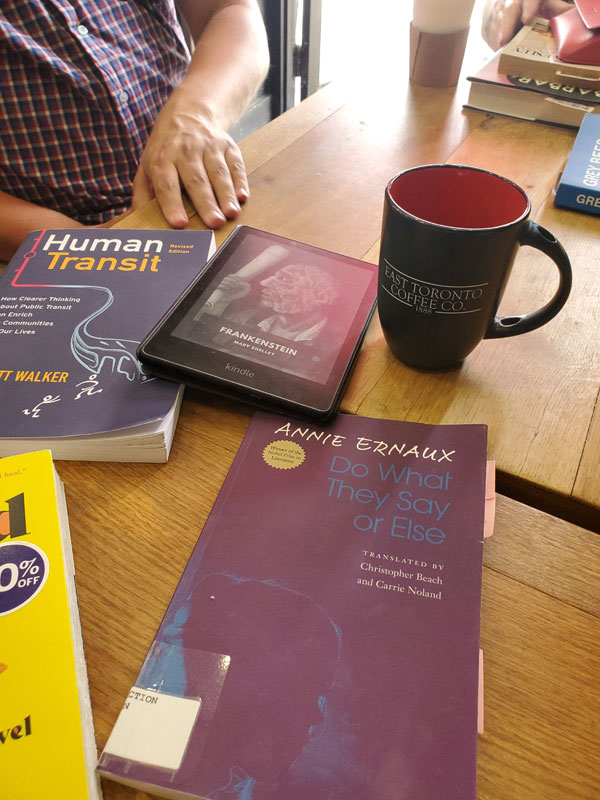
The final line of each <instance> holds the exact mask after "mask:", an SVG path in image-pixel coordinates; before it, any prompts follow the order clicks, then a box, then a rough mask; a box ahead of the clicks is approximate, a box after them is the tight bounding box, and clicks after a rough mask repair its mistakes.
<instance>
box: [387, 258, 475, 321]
mask: <svg viewBox="0 0 600 800" xmlns="http://www.w3.org/2000/svg"><path fill="white" fill-rule="evenodd" d="M384 277H385V278H386V279H387V280H385V281H382V288H383V289H384V291H386V292H387V293H388V294H389V295H391V296H392V297H393V298H394V299H395V300H397V301H398V302H400V303H403V304H404V305H406V306H409V308H412V309H413V310H414V311H417V312H419V313H421V314H473V313H475V312H476V311H481V302H480V300H481V297H482V296H483V294H484V291H485V287H486V286H487V285H488V284H487V283H478V284H473V285H471V286H452V285H449V284H439V283H430V282H428V281H423V280H419V279H417V278H413V277H412V276H411V275H407V274H406V273H405V272H401V271H400V270H399V269H398V268H397V267H394V266H392V264H390V263H389V261H387V260H386V261H385V262H384Z"/></svg>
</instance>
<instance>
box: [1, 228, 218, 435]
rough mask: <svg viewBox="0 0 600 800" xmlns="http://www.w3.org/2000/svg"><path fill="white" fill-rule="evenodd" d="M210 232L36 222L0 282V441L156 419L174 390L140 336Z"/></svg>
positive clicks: (201, 254)
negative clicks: (149, 365)
mask: <svg viewBox="0 0 600 800" xmlns="http://www.w3.org/2000/svg"><path fill="white" fill-rule="evenodd" d="M213 249H214V237H213V234H212V232H209V231H156V230H125V229H121V230H110V229H99V230H89V229H85V228H76V229H65V230H44V231H35V232H33V233H31V234H29V236H28V237H27V239H26V240H25V242H24V243H23V245H22V246H21V247H20V249H19V250H18V252H17V253H16V254H15V256H14V257H13V259H12V260H11V262H10V264H9V265H8V267H7V268H6V271H5V272H4V274H3V275H2V277H1V279H0V353H1V356H2V357H1V359H0V406H1V407H2V415H1V421H0V438H13V437H14V438H26V439H31V438H49V437H58V436H76V435H86V434H92V433H102V432H105V431H112V430H118V429H121V428H129V427H131V426H133V425H140V424H142V423H146V422H151V421H154V420H159V419H162V418H163V417H164V416H165V415H166V414H167V412H168V411H169V410H170V408H171V407H172V405H173V403H174V401H175V397H176V394H177V390H178V387H177V385H176V384H174V383H170V382H168V381H163V380H159V379H157V378H154V377H152V376H151V375H149V374H147V373H146V372H144V371H143V370H142V368H141V365H140V364H139V362H138V360H137V358H136V348H137V346H138V344H139V342H140V340H141V339H142V338H143V337H144V336H145V335H146V334H147V333H148V331H149V330H150V329H151V328H152V327H153V326H154V325H155V323H156V322H158V320H159V319H160V317H161V316H162V315H163V314H164V313H165V312H166V311H167V309H168V308H169V306H170V305H171V303H173V302H174V301H175V300H176V299H177V298H178V297H179V295H180V294H181V293H182V291H183V290H184V289H185V288H186V286H187V285H188V284H189V283H190V282H191V281H192V279H193V278H194V277H195V276H196V275H197V274H198V272H199V271H201V269H202V268H203V267H204V265H205V263H206V261H207V259H208V256H209V255H210V253H212V250H213Z"/></svg>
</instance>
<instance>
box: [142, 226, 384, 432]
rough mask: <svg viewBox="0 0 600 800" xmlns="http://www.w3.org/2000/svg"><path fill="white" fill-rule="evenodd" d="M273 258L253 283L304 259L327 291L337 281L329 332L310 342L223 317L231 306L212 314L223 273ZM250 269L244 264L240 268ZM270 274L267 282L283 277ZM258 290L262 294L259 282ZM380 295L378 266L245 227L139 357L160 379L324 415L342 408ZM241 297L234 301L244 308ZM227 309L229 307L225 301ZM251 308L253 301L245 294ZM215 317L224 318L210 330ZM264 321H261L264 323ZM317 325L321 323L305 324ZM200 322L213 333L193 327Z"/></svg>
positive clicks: (278, 407) (145, 343)
mask: <svg viewBox="0 0 600 800" xmlns="http://www.w3.org/2000/svg"><path fill="white" fill-rule="evenodd" d="M265 253H268V257H267V256H265V255H263V254H265ZM273 254H275V256H279V260H277V259H276V260H275V262H274V264H273V265H272V266H270V267H267V268H263V267H261V268H260V269H261V270H262V272H259V274H258V278H254V279H253V280H254V281H255V282H256V283H260V284H261V285H262V284H266V283H268V281H267V280H266V279H265V277H264V276H265V275H267V278H269V274H271V275H273V274H274V273H277V275H280V274H282V273H279V270H280V269H281V268H282V267H284V268H285V269H283V273H285V271H286V269H287V270H292V269H297V267H296V266H294V267H292V266H290V265H296V264H300V265H311V266H310V267H308V268H309V269H318V270H320V273H321V274H323V273H324V274H325V275H324V277H325V281H324V283H325V295H327V280H329V281H330V285H333V286H334V287H336V289H335V291H333V294H334V295H335V300H330V301H329V302H330V304H331V306H332V307H333V306H336V309H335V310H332V311H330V317H329V318H327V317H325V319H326V322H325V323H324V324H325V326H327V325H328V324H329V321H330V319H335V320H336V322H335V324H333V323H332V324H331V326H330V327H331V330H327V329H321V330H320V331H319V333H318V335H317V341H316V343H315V342H314V341H313V342H307V341H290V340H288V339H287V338H286V337H285V336H281V335H277V333H273V332H269V331H267V332H264V331H263V330H259V328H257V327H256V326H255V324H254V323H253V322H252V321H244V322H239V321H237V320H239V319H240V318H242V319H243V314H242V316H241V317H240V313H239V312H238V316H237V318H236V321H235V322H233V321H231V320H230V319H229V318H228V316H227V313H228V312H227V309H226V310H225V311H221V312H220V316H219V315H217V313H216V311H215V309H216V308H217V307H218V305H219V301H218V300H217V301H214V302H213V298H215V297H217V296H218V295H219V291H218V287H219V286H222V285H223V284H221V283H220V282H221V281H222V280H223V278H225V277H226V276H227V275H232V274H233V275H237V273H238V272H240V273H242V274H243V272H244V269H240V267H244V266H245V265H248V264H250V265H251V264H255V263H257V262H260V260H261V258H262V260H263V261H264V260H265V258H266V259H267V261H268V259H269V258H270V259H271V260H272V259H273V258H275V256H274V255H273ZM282 254H283V255H282ZM259 257H260V258H259ZM314 265H316V266H314ZM252 269H253V267H252V266H246V271H248V270H249V271H252ZM259 278H260V280H259ZM284 278H285V274H284ZM269 280H270V281H271V285H272V282H273V281H275V282H277V280H281V278H277V277H275V278H269ZM318 280H320V278H319V279H318ZM251 282H252V281H250V280H249V281H247V283H251ZM256 288H257V287H255V288H254V290H255V293H256ZM260 291H261V292H263V293H264V292H265V291H266V290H265V288H264V286H263V288H262V289H260ZM221 295H222V292H221ZM320 296H321V295H320ZM376 296H377V267H376V265H374V264H370V263H368V262H364V261H360V260H358V259H355V258H351V257H349V256H344V255H340V254H338V253H333V252H330V251H327V250H323V249H321V248H318V247H314V246H312V245H307V244H304V243H302V242H298V241H296V240H293V239H288V238H286V237H283V236H279V235H276V234H273V233H268V232H266V231H261V230H258V229H256V228H252V227H249V226H245V225H242V226H238V227H237V228H236V229H235V230H234V231H233V233H232V234H231V235H230V236H229V237H228V238H227V239H226V240H225V242H224V243H223V244H222V245H221V247H220V248H219V249H218V250H217V252H216V253H215V255H214V256H213V257H212V258H211V259H210V260H209V261H208V263H207V264H206V267H205V268H204V269H203V270H202V271H201V273H200V274H199V275H198V276H197V277H196V278H195V279H194V281H193V282H192V283H191V284H190V285H189V286H188V288H187V289H186V290H185V291H184V292H183V294H182V295H181V296H180V297H179V299H178V300H177V301H176V302H175V303H174V304H173V305H172V306H171V308H170V309H169V310H168V311H167V313H166V314H165V315H164V317H163V318H162V319H161V320H160V321H159V322H158V324H157V325H156V326H155V327H154V328H153V329H152V331H150V333H149V334H148V335H147V337H146V338H145V339H144V341H143V342H142V343H141V344H140V346H139V348H138V358H139V359H140V361H141V362H142V364H144V365H146V367H147V368H148V369H149V371H151V372H153V373H154V374H155V375H157V376H159V377H163V378H167V379H169V380H174V381H177V382H180V383H184V384H187V385H191V386H196V387H200V388H203V389H207V390H209V391H212V392H216V393H218V394H221V395H225V396H227V397H232V398H234V399H237V400H240V401H243V402H247V403H251V404H252V405H257V406H261V407H264V408H269V409H271V410H275V411H281V412H284V413H289V414H293V415H299V416H302V417H308V418H310V419H315V420H319V421H327V419H328V418H331V417H332V416H333V415H334V414H335V413H336V411H337V409H338V407H339V402H340V397H341V393H342V390H343V387H344V385H345V383H346V380H347V378H348V376H349V374H350V371H351V369H352V366H353V363H354V361H355V359H356V356H357V354H358V350H359V348H360V345H361V342H362V340H363V337H364V334H365V331H366V328H367V325H368V324H369V320H370V319H371V315H372V313H373V310H374V308H375V303H376ZM209 301H210V302H209ZM244 302H245V300H244V299H242V300H241V301H240V300H238V306H239V305H241V306H242V311H244V309H243V306H244ZM263 302H264V300H261V303H260V304H261V306H262V303H263ZM233 305H234V303H230V305H229V307H232V306H233ZM247 306H248V307H250V306H251V301H250V300H248V301H247ZM256 307H257V300H256V297H255V299H254V308H255V309H256ZM207 308H208V309H209V310H208V311H207V310H206V309H207ZM327 310H328V311H329V309H327ZM271 311H272V309H271ZM265 313H267V311H265V309H264V308H262V307H261V309H260V310H259V311H258V312H257V311H255V315H256V314H259V315H264V314H265ZM315 313H316V312H315ZM246 316H248V310H247V309H246ZM220 322H222V323H224V324H221V325H220V328H219V331H218V333H217V334H215V330H216V327H217V325H218V324H219V323H220ZM260 324H261V325H264V321H263V322H261V323H260ZM320 324H323V323H317V324H316V325H314V326H313V327H312V328H310V330H313V331H314V329H315V328H318V327H319V325H320ZM202 325H206V326H208V328H210V327H211V326H212V328H214V330H213V329H211V330H209V331H208V332H203V331H200V333H198V332H197V331H198V328H199V327H201V326H202ZM224 331H225V332H226V333H224ZM280 331H281V328H280ZM204 333H206V339H205V340H203V336H204ZM213 334H215V335H213ZM300 335H306V336H309V335H310V334H309V333H301V334H300ZM221 340H223V341H221ZM216 342H218V343H217V344H215V343H216ZM223 342H224V343H223ZM256 343H262V345H263V346H261V345H260V344H256ZM299 354H300V355H299ZM295 359H296V360H295Z"/></svg>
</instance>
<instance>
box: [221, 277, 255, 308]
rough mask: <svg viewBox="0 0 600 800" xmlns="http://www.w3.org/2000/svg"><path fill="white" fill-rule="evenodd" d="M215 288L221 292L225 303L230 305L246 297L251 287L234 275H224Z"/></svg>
mask: <svg viewBox="0 0 600 800" xmlns="http://www.w3.org/2000/svg"><path fill="white" fill-rule="evenodd" d="M217 288H218V289H219V290H220V291H221V292H223V294H224V295H225V299H226V300H227V302H228V303H232V302H233V301H234V300H241V299H242V297H246V295H247V294H248V293H249V292H250V288H251V287H250V284H249V283H248V281H245V280H244V279H243V278H240V277H239V275H236V274H235V273H234V274H233V275H226V276H225V277H224V278H223V280H222V281H221V283H220V284H219V286H218V287H217Z"/></svg>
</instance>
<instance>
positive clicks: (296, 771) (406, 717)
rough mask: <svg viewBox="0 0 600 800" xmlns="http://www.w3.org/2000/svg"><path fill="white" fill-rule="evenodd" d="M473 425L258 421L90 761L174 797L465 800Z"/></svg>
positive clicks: (477, 462) (476, 612)
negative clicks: (116, 713)
mask: <svg viewBox="0 0 600 800" xmlns="http://www.w3.org/2000/svg"><path fill="white" fill-rule="evenodd" d="M485 470H486V428H485V426H483V425H455V426H428V425H423V424H416V423H408V422H395V421H390V420H376V419H369V418H364V417H356V416H348V415H341V416H340V417H339V418H338V419H337V420H336V421H335V423H334V424H332V425H331V426H328V427H318V426H314V425H306V424H301V423H298V422H297V421H296V422H291V421H288V420H286V419H285V418H283V417H279V416H274V415H268V414H266V413H257V414H256V415H255V417H254V419H253V421H252V423H251V425H250V428H249V430H248V433H247V434H246V437H245V439H244V441H243V443H242V445H241V447H240V450H239V452H238V454H237V456H236V458H235V460H234V462H233V465H232V467H231V470H230V472H229V474H228V476H227V478H226V480H225V483H224V485H223V488H222V490H221V492H220V494H219V496H218V498H217V500H216V503H215V505H214V508H213V511H212V512H211V515H210V517H209V519H208V521H207V523H206V525H205V528H204V531H203V533H202V535H201V537H200V539H199V540H198V543H197V545H196V547H195V549H194V551H193V553H192V555H191V558H190V560H189V562H188V565H187V567H186V569H185V571H184V573H183V576H182V578H181V580H180V582H179V585H178V587H177V589H176V591H175V594H174V596H173V598H172V600H171V603H170V604H169V607H168V609H167V612H166V614H165V617H164V619H163V621H162V623H161V625H160V628H159V630H158V632H157V635H156V637H155V640H154V642H153V644H152V646H151V648H150V650H149V652H148V654H147V656H146V659H145V661H144V664H143V666H142V669H141V671H140V673H139V675H138V677H137V680H136V684H135V686H134V687H133V688H132V690H131V692H130V693H129V695H128V698H127V699H126V701H125V704H124V707H123V709H122V711H121V713H120V715H119V718H118V720H117V722H116V724H115V726H114V729H113V731H112V733H111V736H110V738H109V740H108V742H107V744H106V747H105V750H104V752H103V754H102V757H101V759H100V763H99V771H100V773H101V774H102V775H104V776H107V777H109V778H112V779H114V780H117V781H120V782H123V783H126V784H129V785H133V786H136V787H140V788H143V789H145V790H147V791H150V792H152V793H155V794H158V795H162V796H165V797H175V798H188V797H190V798H210V800H225V798H229V799H230V800H231V799H232V798H233V800H308V798H310V800H334V799H335V800H341V799H342V798H343V800H431V798H444V800H474V799H475V796H476V788H475V785H476V784H475V779H476V739H477V686H478V648H479V620H480V595H481V570H482V548H483V544H482V541H483V521H484V498H485Z"/></svg>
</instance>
